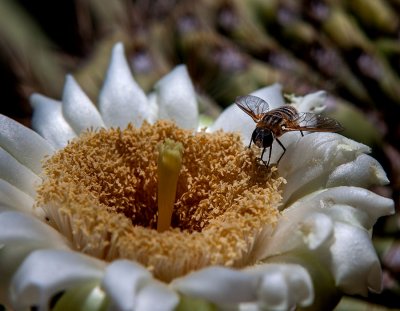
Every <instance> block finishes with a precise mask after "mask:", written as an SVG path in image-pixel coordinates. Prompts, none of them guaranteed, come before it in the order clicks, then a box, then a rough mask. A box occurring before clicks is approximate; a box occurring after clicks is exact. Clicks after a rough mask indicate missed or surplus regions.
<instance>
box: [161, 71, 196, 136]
mask: <svg viewBox="0 0 400 311" xmlns="http://www.w3.org/2000/svg"><path fill="white" fill-rule="evenodd" d="M154 89H155V93H156V94H157V103H158V107H159V110H158V118H159V119H167V120H172V121H174V122H175V123H176V124H177V125H178V126H179V127H181V128H185V129H196V128H197V124H198V121H199V120H198V119H199V112H198V106H197V100H196V92H195V90H194V87H193V84H192V81H191V79H190V77H189V73H188V71H187V69H186V66H185V65H179V66H176V67H175V68H174V69H173V70H172V71H171V72H170V73H168V74H167V75H166V76H164V77H163V78H162V79H160V80H159V81H158V82H157V83H156V84H155V86H154Z"/></svg>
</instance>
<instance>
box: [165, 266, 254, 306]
mask: <svg viewBox="0 0 400 311" xmlns="http://www.w3.org/2000/svg"><path fill="white" fill-rule="evenodd" d="M258 282H259V279H258V277H256V275H250V274H247V273H244V272H240V271H235V270H231V269H228V268H223V267H208V268H204V269H202V270H199V271H196V272H193V273H190V274H188V275H187V276H184V277H182V278H178V279H175V280H174V281H173V282H172V284H171V286H172V288H174V289H176V290H178V291H179V292H181V293H183V294H186V295H188V296H192V297H197V298H201V299H205V300H208V301H211V302H214V303H217V304H222V305H224V304H236V303H240V302H246V301H255V300H257V296H256V295H257V287H258Z"/></svg>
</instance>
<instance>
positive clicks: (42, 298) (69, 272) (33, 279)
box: [10, 250, 105, 310]
mask: <svg viewBox="0 0 400 311" xmlns="http://www.w3.org/2000/svg"><path fill="white" fill-rule="evenodd" d="M104 267H105V263H104V262H101V261H99V260H96V259H94V258H92V257H88V256H84V255H82V254H79V253H75V252H71V251H61V250H37V251H34V252H32V253H31V254H30V255H29V256H28V257H27V258H26V259H25V260H24V262H23V263H22V265H21V266H20V267H19V269H18V270H17V272H16V273H15V275H14V277H13V279H12V281H11V290H10V291H11V298H12V299H11V300H12V303H13V307H14V308H15V309H16V310H26V309H29V307H31V306H41V307H42V308H41V310H47V306H48V303H49V300H50V299H51V297H52V296H53V295H55V294H57V293H59V292H61V291H63V290H66V289H68V288H71V287H73V286H77V285H81V284H84V283H86V282H90V281H91V282H96V281H97V282H99V281H100V279H101V278H102V276H103V273H104V272H103V270H104Z"/></svg>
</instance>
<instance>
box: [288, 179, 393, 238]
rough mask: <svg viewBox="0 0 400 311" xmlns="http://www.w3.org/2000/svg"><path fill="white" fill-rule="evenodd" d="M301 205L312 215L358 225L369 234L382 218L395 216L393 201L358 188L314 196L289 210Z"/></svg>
mask: <svg viewBox="0 0 400 311" xmlns="http://www.w3.org/2000/svg"><path fill="white" fill-rule="evenodd" d="M300 205H304V206H307V208H308V210H310V211H311V210H313V211H319V212H324V213H327V214H328V215H329V216H330V217H331V218H332V219H333V220H335V221H341V222H347V223H352V224H359V225H361V226H363V227H364V228H365V229H367V230H369V229H371V228H372V226H373V225H374V224H375V222H376V221H377V220H378V218H379V217H382V216H387V215H390V214H393V213H394V202H393V200H391V199H388V198H385V197H382V196H380V195H377V194H375V193H373V192H371V191H369V190H367V189H363V188H359V187H346V186H343V187H334V188H329V189H324V190H322V191H318V192H314V193H312V194H310V195H308V196H306V197H304V198H302V199H300V200H299V201H297V202H296V203H294V204H293V205H292V206H291V207H289V209H299V208H300ZM345 209H350V210H347V211H346V210H345ZM353 219H354V221H352V220H353Z"/></svg>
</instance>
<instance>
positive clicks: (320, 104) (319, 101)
mask: <svg viewBox="0 0 400 311" xmlns="http://www.w3.org/2000/svg"><path fill="white" fill-rule="evenodd" d="M326 97H327V94H326V92H325V91H317V92H314V93H310V94H307V95H305V96H289V98H290V101H291V102H292V103H293V104H294V106H295V107H296V109H297V110H298V111H300V112H312V113H320V112H322V111H323V110H324V109H325V102H326Z"/></svg>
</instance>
